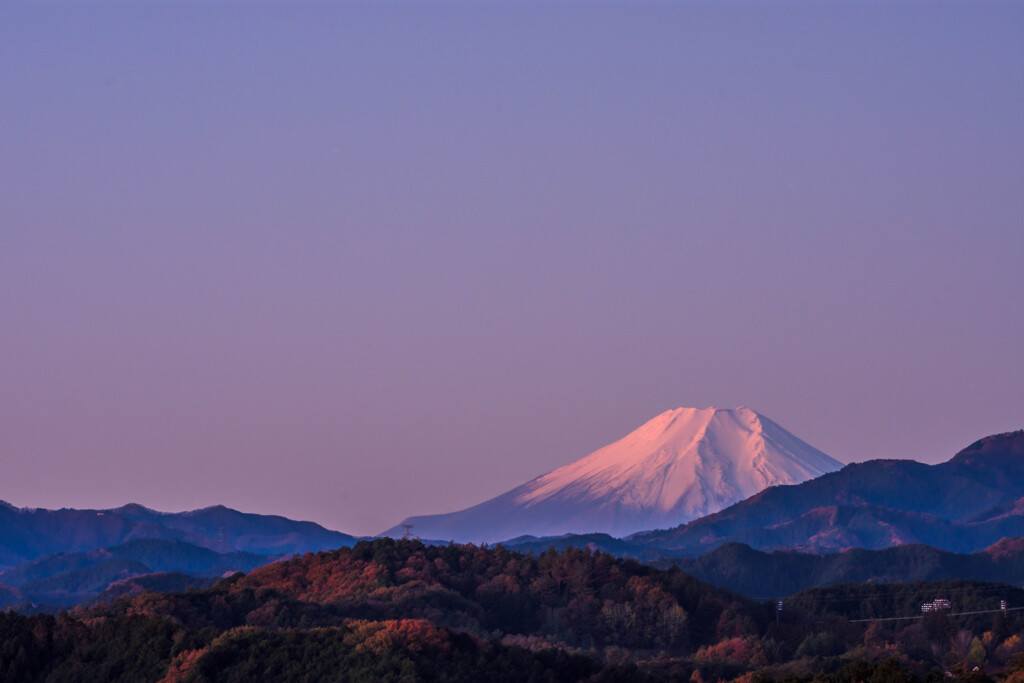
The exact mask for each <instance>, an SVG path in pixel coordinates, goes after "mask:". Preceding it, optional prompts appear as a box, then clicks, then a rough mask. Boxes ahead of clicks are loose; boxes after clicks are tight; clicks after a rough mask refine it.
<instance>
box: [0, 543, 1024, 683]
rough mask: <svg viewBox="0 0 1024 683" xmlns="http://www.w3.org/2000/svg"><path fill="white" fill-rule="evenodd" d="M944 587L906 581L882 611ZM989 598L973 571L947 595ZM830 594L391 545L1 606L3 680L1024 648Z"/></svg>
mask: <svg viewBox="0 0 1024 683" xmlns="http://www.w3.org/2000/svg"><path fill="white" fill-rule="evenodd" d="M945 588H946V587H944V586H935V585H932V584H928V585H921V586H916V587H911V588H910V589H909V590H908V592H907V593H906V595H903V596H902V597H901V599H900V601H899V604H896V603H893V604H891V605H889V606H888V608H889V609H895V608H896V607H898V608H900V609H904V610H905V609H909V610H911V611H914V610H916V609H917V605H918V603H919V602H920V601H921V600H925V599H927V600H931V599H933V598H935V597H937V595H934V593H935V591H936V590H944V589H945ZM996 588H999V589H1000V590H1001V591H1002V589H1005V588H1006V587H996ZM873 590H875V589H873ZM992 590H995V589H992V588H990V587H986V586H980V587H977V588H975V587H974V584H970V583H969V582H967V583H965V584H963V585H962V586H960V591H959V593H957V594H956V595H955V596H954V595H951V596H950V597H951V598H956V599H958V600H960V601H961V602H963V604H968V603H970V604H974V602H977V600H974V598H975V597H977V598H978V599H979V600H980V599H981V598H984V599H985V600H988V599H989V598H991V597H993V594H992ZM971 591H974V593H973V594H972V593H971ZM1004 592H1005V591H1004ZM972 595H973V596H974V597H972ZM1007 595H1008V596H1009V599H1011V600H1017V599H1019V598H1020V596H1019V595H1017V594H1010V593H1007ZM840 597H842V598H843V599H847V598H848V597H849V596H846V595H845V594H844V595H843V596H840ZM862 597H863V596H854V598H855V599H861V598H862ZM867 597H868V598H870V597H871V596H867ZM831 599H832V596H822V597H816V596H815V594H813V593H811V594H802V595H798V596H794V597H792V598H787V599H786V608H785V611H783V612H778V611H777V610H776V609H775V604H774V603H759V602H755V601H753V600H750V599H748V598H743V597H740V596H737V595H735V594H732V593H730V592H728V591H724V590H720V589H716V588H714V587H712V586H710V585H709V584H706V583H703V582H701V581H699V580H697V579H694V578H692V577H690V576H688V575H686V574H685V573H683V572H681V571H680V570H679V569H678V568H672V569H669V570H658V569H655V568H652V567H649V566H645V565H641V564H639V563H637V562H634V561H631V560H623V559H617V558H615V557H613V556H610V555H607V554H604V553H592V552H590V551H587V550H578V549H566V550H564V551H562V552H554V551H549V552H545V553H542V554H540V555H523V554H520V553H516V552H512V551H509V550H507V549H505V548H502V547H493V548H489V547H477V546H472V545H469V546H457V545H449V546H426V545H423V544H422V543H419V542H416V541H393V540H390V539H380V540H376V541H373V542H360V543H358V544H356V545H355V547H353V548H351V549H341V550H338V551H332V552H324V553H318V554H308V555H305V556H303V557H301V558H296V559H294V560H289V561H285V562H280V563H277V564H273V565H267V566H265V567H262V568H260V569H257V570H255V571H253V572H252V573H250V574H249V575H248V576H245V575H241V574H237V575H235V576H233V577H231V578H228V579H224V580H222V581H220V582H218V583H217V584H215V585H214V586H212V587H210V588H206V589H200V590H194V589H193V590H189V591H186V592H183V593H152V592H149V593H143V594H141V595H134V596H129V597H124V598H120V599H117V600H115V601H114V602H112V603H110V604H107V605H103V606H99V607H94V608H91V609H81V608H79V609H77V610H75V611H73V612H69V613H64V614H62V615H59V616H57V617H52V616H49V615H38V616H32V617H28V616H23V615H17V614H13V613H6V614H0V680H3V681H5V683H6V682H7V681H11V682H18V681H40V682H42V681H46V682H47V683H57V682H61V681H76V682H77V681H90V680H91V681H123V682H125V683H127V682H128V681H131V682H132V683H135V682H137V681H153V682H154V683H155V682H157V681H160V682H162V683H172V682H177V683H186V682H206V681H211V682H212V681H218V682H223V681H228V682H231V681H253V680H267V681H271V680H272V681H282V682H289V681H309V680H317V681H379V680H392V681H406V680H408V681H421V680H422V681H467V682H468V681H480V680H489V681H509V682H511V681H526V680H529V681H708V680H714V681H717V680H723V681H737V682H738V683H739V682H742V683H752V682H753V681H768V680H783V679H785V680H789V681H794V682H804V683H810V681H811V680H812V678H813V680H815V681H823V680H824V681H835V682H836V683H838V682H840V681H842V682H843V683H847V682H850V683H852V682H853V681H868V680H873V681H907V682H910V681H915V680H923V679H924V677H926V676H932V677H934V676H935V675H936V672H937V675H938V676H939V678H942V677H943V674H942V671H943V670H950V671H957V670H959V671H969V668H970V667H975V666H979V667H982V666H984V667H990V669H991V670H993V671H994V670H1002V669H1003V668H1004V667H1007V666H1009V669H1010V670H1012V669H1013V668H1014V667H1015V666H1017V665H1016V664H1014V661H1013V657H1014V656H1015V655H1016V654H1017V653H1020V652H1022V651H1024V640H1022V638H1024V624H1021V623H1020V622H1019V621H1018V620H1017V614H1018V612H1015V611H1011V612H1008V613H1006V614H1003V613H998V614H995V615H992V614H988V613H986V614H984V615H980V616H973V617H971V618H970V619H972V621H966V622H958V621H957V619H959V617H956V616H952V615H950V616H946V615H943V614H940V615H938V616H937V617H936V619H935V620H930V621H927V622H924V621H920V620H909V621H894V622H876V623H874V624H858V623H851V622H849V621H848V620H847V619H846V618H845V616H844V614H843V613H841V612H840V613H837V611H836V609H834V608H830V607H829V604H831V603H828V600H831ZM858 604H859V603H858ZM978 604H981V603H980V602H979V603H978ZM985 604H986V605H987V604H988V603H987V602H986V603H985ZM993 611H996V612H998V610H993ZM915 613H916V612H915ZM936 620H937V621H936ZM1022 664H1024V663H1022ZM943 667H944V669H943ZM930 672H931V673H930ZM821 675H824V676H828V677H826V678H820V677H818V678H814V677H815V676H821ZM971 675H972V676H974V678H970V679H967V678H963V679H962V680H972V681H978V682H981V681H987V680H990V679H988V678H987V677H985V676H984V674H977V673H972V674H971ZM929 680H931V679H929ZM935 680H938V679H935Z"/></svg>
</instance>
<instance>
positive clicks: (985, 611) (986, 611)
mask: <svg viewBox="0 0 1024 683" xmlns="http://www.w3.org/2000/svg"><path fill="white" fill-rule="evenodd" d="M1022 609H1024V607H1007V608H1006V609H983V610H976V611H974V612H932V614H945V615H946V616H948V617H963V616H967V615H970V614H992V613H994V612H1016V611H1017V610H1022ZM925 616H927V615H924V614H918V615H915V616H912V617H876V618H874V619H850V623H851V624H856V623H863V622H865V621H906V620H909V619H924V618H925Z"/></svg>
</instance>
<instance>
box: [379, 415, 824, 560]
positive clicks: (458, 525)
mask: <svg viewBox="0 0 1024 683" xmlns="http://www.w3.org/2000/svg"><path fill="white" fill-rule="evenodd" d="M842 466H843V465H842V463H840V462H839V461H837V460H834V459H833V458H830V457H829V456H827V455H825V454H824V453H822V452H821V451H819V450H818V449H816V448H814V447H813V446H810V445H808V444H807V443H805V442H803V441H801V440H800V439H798V438H797V437H795V436H793V435H792V434H790V433H789V432H788V431H786V430H785V429H783V428H782V427H780V426H779V425H778V424H776V423H775V422H773V421H772V420H770V419H768V418H767V417H765V416H764V415H760V414H758V413H756V412H754V411H753V410H750V409H749V408H735V409H729V410H723V409H717V408H705V409H698V408H677V409H675V410H669V411H667V412H664V413H662V414H661V415H658V416H657V417H655V418H654V419H652V420H650V421H649V422H647V423H646V424H644V425H643V426H641V427H640V428H639V429H637V430H635V431H633V432H631V433H630V434H627V435H626V436H625V437H623V438H622V439H619V440H618V441H616V442H614V443H612V444H609V445H607V446H605V447H604V448H601V449H598V450H596V451H594V452H593V453H591V454H590V455H588V456H586V457H584V458H581V459H580V460H577V461H576V462H573V463H570V464H568V465H566V466H564V467H560V468H558V469H556V470H554V471H552V472H549V473H548V474H545V475H542V476H540V477H537V478H536V479H533V480H531V481H529V482H527V483H525V484H523V485H522V486H518V487H516V488H514V489H512V490H511V491H508V492H506V493H503V494H502V495H500V496H498V497H496V498H492V499H491V500H488V501H486V502H483V503H480V504H479V505H475V506H473V507H470V508H466V509H465V510H460V511H458V512H452V513H448V514H440V515H426V516H420V517H410V518H408V519H406V520H404V521H403V522H402V524H400V525H397V526H395V527H392V528H391V529H388V530H387V531H385V532H384V533H383V534H381V535H382V536H400V535H401V534H402V532H403V525H412V526H413V533H414V534H415V535H416V536H419V537H420V538H430V539H436V540H449V539H451V540H455V541H459V542H476V543H482V542H486V543H492V542H498V541H503V540H509V539H512V538H515V537H518V536H524V535H533V536H556V535H562V534H568V533H593V532H603V533H608V534H611V535H613V536H624V535H627V534H630V533H633V532H637V531H643V530H649V529H658V528H667V527H673V526H676V525H679V524H682V523H685V522H688V521H690V520H693V519H696V518H698V517H703V516H704V515H707V514H710V513H713V512H717V511H719V510H721V509H723V508H725V507H727V506H729V505H731V504H733V503H736V502H738V501H740V500H743V499H745V498H748V497H749V496H752V495H754V494H755V493H758V492H759V491H762V490H763V489H766V488H768V487H769V486H777V485H781V484H799V483H801V482H803V481H807V480H808V479H813V478H815V477H818V476H820V475H822V474H825V473H828V472H834V471H836V470H838V469H840V468H842Z"/></svg>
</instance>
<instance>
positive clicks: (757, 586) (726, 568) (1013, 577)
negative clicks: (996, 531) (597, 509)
mask: <svg viewBox="0 0 1024 683" xmlns="http://www.w3.org/2000/svg"><path fill="white" fill-rule="evenodd" d="M654 564H655V566H659V567H667V566H672V565H675V566H677V567H679V568H680V569H682V570H683V571H684V572H687V573H688V574H692V575H694V576H696V577H697V578H700V579H703V580H705V581H709V582H711V583H714V584H715V585H717V586H721V587H723V588H728V589H730V590H734V591H737V592H740V593H743V594H744V595H749V596H754V597H762V598H767V597H782V596H784V595H791V594H793V593H796V592H798V591H801V590H804V589H807V588H815V587H819V586H828V585H832V584H837V583H849V582H856V583H873V584H879V583H910V582H916V581H949V580H954V579H970V580H974V581H989V582H999V583H1004V584H1011V585H1018V586H1019V585H1022V584H1024V539H1021V538H1015V539H1003V540H1001V541H999V542H998V543H996V544H995V545H992V546H990V547H988V548H986V549H985V550H983V551H981V552H977V553H972V554H959V553H951V552H946V551H944V550H939V549H937V548H931V547H929V546H924V545H913V544H908V545H900V546H896V547H895V548H884V549H882V550H863V549H859V548H853V549H851V550H844V551H843V552H840V553H829V554H825V555H815V554H809V553H797V552H790V551H774V552H762V551H759V550H754V549H753V548H751V547H750V546H747V545H743V544H739V543H730V544H728V545H724V546H722V547H720V548H717V549H715V550H713V551H711V552H710V553H706V554H704V555H701V556H700V557H697V558H686V559H678V560H664V559H663V560H660V561H657V562H655V563H654Z"/></svg>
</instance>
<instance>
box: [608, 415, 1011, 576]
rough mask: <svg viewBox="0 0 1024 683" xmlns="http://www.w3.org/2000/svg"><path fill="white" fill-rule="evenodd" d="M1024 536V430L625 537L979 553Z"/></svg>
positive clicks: (654, 541) (668, 545)
mask: <svg viewBox="0 0 1024 683" xmlns="http://www.w3.org/2000/svg"><path fill="white" fill-rule="evenodd" d="M1021 536H1024V431H1017V432H1012V433H1008V434H999V435H996V436H990V437H987V438H985V439H981V440H980V441H977V442H976V443H974V444H972V445H971V446H969V447H967V448H966V449H964V450H963V451H961V452H960V453H958V454H957V455H956V456H955V457H954V458H952V459H951V460H949V461H948V462H945V463H941V464H938V465H923V464H921V463H918V462H914V461H910V460H872V461H868V462H864V463H858V464H853V465H847V466H846V467H844V468H843V469H842V470H840V471H838V472H833V473H830V474H826V475H824V476H821V477H818V478H817V479H812V480H811V481H808V482H804V483H802V484H798V485H795V486H776V487H773V488H770V489H766V490H765V491H762V492H761V493H758V494H756V495H754V496H752V497H750V498H748V499H747V500H744V501H742V502H740V503H737V504H736V505H733V506H731V507H729V508H726V509H725V510H722V511H721V512H718V513H716V514H713V515H709V516H707V517H704V518H702V519H699V520H695V521H693V522H690V523H689V524H685V525H682V526H679V527H675V528H672V529H668V530H661V531H649V532H643V533H639V534H634V535H632V536H629V537H627V538H626V539H625V540H627V541H628V542H629V543H631V544H633V545H636V546H639V547H641V548H647V549H651V550H655V551H658V552H661V553H662V554H665V555H667V556H675V557H696V556H698V555H701V554H703V553H705V552H708V551H709V550H713V549H714V548H717V547H719V546H722V545H725V544H726V543H731V542H735V543H743V544H746V545H749V546H751V547H753V548H758V549H763V550H767V549H781V548H788V549H793V550H802V551H807V552H815V553H821V552H835V551H838V550H843V549H847V548H853V547H860V548H875V549H877V548H886V547H891V546H896V545H900V544H904V543H922V544H925V545H931V546H934V547H937V548H942V549H944V550H949V551H954V552H968V553H969V552H976V551H979V550H981V549H983V548H985V547H987V546H989V545H992V544H993V543H996V542H997V541H999V539H1001V538H1006V537H1021Z"/></svg>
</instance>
